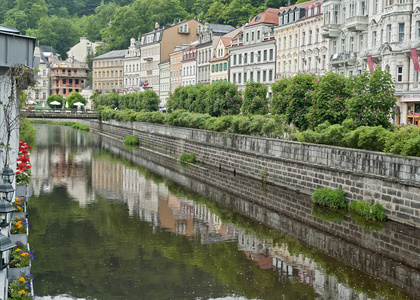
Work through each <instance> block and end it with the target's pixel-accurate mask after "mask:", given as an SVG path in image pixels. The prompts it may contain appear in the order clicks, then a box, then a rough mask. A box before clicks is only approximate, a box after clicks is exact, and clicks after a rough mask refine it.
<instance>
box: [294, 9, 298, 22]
mask: <svg viewBox="0 0 420 300" xmlns="http://www.w3.org/2000/svg"><path fill="white" fill-rule="evenodd" d="M295 20H296V21H297V20H299V10H297V11H296V12H295Z"/></svg>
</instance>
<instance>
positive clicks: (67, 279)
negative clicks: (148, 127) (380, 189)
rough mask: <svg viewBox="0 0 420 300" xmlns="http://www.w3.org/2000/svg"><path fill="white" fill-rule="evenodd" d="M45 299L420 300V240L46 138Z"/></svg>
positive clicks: (147, 154)
mask: <svg viewBox="0 0 420 300" xmlns="http://www.w3.org/2000/svg"><path fill="white" fill-rule="evenodd" d="M36 129H37V137H36V144H37V145H36V147H34V149H33V151H32V153H31V161H32V165H33V168H32V174H33V176H32V182H31V189H32V196H31V198H30V200H29V206H28V214H29V218H28V219H29V226H30V232H29V243H30V246H31V249H32V250H33V251H34V252H35V254H34V255H35V260H34V261H33V262H32V269H31V273H32V275H33V277H34V288H35V293H36V294H37V295H38V296H37V299H44V300H46V299H147V300H149V299H150V300H163V299H241V300H242V299H419V298H420V289H419V288H418V286H419V284H420V256H419V253H420V248H419V247H420V242H419V241H420V231H419V230H415V229H413V228H410V227H406V226H403V225H401V224H397V223H393V222H386V223H385V224H381V223H370V222H364V221H363V220H361V219H359V218H357V216H351V215H348V214H346V213H344V212H337V211H329V210H325V209H322V208H319V207H317V206H312V204H311V203H310V199H309V197H307V196H305V195H301V194H299V193H296V192H293V191H290V190H287V189H281V188H279V187H272V186H264V185H261V183H260V182H256V181H252V180H249V179H247V178H241V177H239V176H234V175H233V174H228V173H225V172H223V171H222V172H218V170H215V171H212V170H206V169H204V168H198V167H188V166H180V165H179V163H178V162H177V161H176V160H174V159H172V158H170V157H168V156H162V155H158V154H156V153H153V152H151V151H147V150H141V149H140V150H138V149H129V148H126V147H124V146H123V145H122V144H121V143H120V142H118V141H116V140H113V139H110V138H108V137H104V136H100V135H98V134H95V133H84V132H80V131H77V130H74V129H71V128H69V127H62V126H54V125H36Z"/></svg>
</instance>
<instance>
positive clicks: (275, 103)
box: [270, 77, 290, 115]
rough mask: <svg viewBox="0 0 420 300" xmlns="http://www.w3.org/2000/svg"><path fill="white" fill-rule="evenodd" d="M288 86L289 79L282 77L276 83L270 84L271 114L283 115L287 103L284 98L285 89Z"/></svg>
mask: <svg viewBox="0 0 420 300" xmlns="http://www.w3.org/2000/svg"><path fill="white" fill-rule="evenodd" d="M289 84H290V78H287V77H283V78H282V79H280V80H279V82H277V83H272V84H271V90H272V92H273V96H272V97H271V101H270V110H271V113H272V114H278V115H285V114H286V110H287V107H288V106H289V101H288V99H287V98H286V89H287V87H288V85H289Z"/></svg>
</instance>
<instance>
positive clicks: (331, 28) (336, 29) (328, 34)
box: [321, 24, 340, 38]
mask: <svg viewBox="0 0 420 300" xmlns="http://www.w3.org/2000/svg"><path fill="white" fill-rule="evenodd" d="M321 30H322V31H321V35H322V37H324V38H335V37H338V36H339V35H340V25H339V24H326V25H323V26H322V27H321Z"/></svg>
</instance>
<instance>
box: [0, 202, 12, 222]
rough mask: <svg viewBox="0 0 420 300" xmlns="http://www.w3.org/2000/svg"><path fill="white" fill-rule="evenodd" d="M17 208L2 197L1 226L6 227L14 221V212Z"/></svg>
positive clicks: (0, 203)
mask: <svg viewBox="0 0 420 300" xmlns="http://www.w3.org/2000/svg"><path fill="white" fill-rule="evenodd" d="M14 210H15V208H14V207H13V205H12V204H10V202H8V201H6V200H4V199H0V227H1V228H6V227H7V226H9V224H10V222H11V221H12V214H13V212H14Z"/></svg>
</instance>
